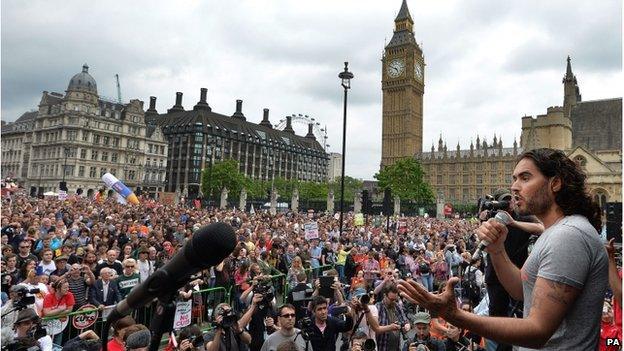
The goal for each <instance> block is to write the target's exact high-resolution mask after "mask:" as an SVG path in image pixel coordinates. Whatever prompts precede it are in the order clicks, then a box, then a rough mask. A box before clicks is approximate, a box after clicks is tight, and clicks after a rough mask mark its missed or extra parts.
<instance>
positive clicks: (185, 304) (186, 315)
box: [173, 300, 193, 330]
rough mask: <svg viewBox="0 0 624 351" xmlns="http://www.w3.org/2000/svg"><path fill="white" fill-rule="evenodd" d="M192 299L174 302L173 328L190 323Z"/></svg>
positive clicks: (179, 327) (182, 326)
mask: <svg viewBox="0 0 624 351" xmlns="http://www.w3.org/2000/svg"><path fill="white" fill-rule="evenodd" d="M192 309H193V301H192V300H188V301H179V302H178V303H176V310H175V317H174V318H173V329H176V330H179V329H182V328H184V327H187V326H189V325H191V312H192Z"/></svg>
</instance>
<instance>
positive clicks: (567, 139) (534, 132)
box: [520, 56, 581, 150]
mask: <svg viewBox="0 0 624 351" xmlns="http://www.w3.org/2000/svg"><path fill="white" fill-rule="evenodd" d="M579 102H581V95H580V93H579V87H578V85H577V83H576V77H575V76H574V74H572V67H571V65H570V56H568V66H567V68H566V75H565V77H564V78H563V107H562V106H553V107H549V108H547V109H546V114H545V115H539V116H536V117H535V118H533V117H531V116H524V117H522V135H521V137H520V144H521V146H522V148H523V149H524V150H531V149H536V148H542V147H549V148H553V149H559V150H568V149H570V148H572V120H571V119H570V111H571V110H572V108H573V107H574V106H575V105H576V104H577V103H579Z"/></svg>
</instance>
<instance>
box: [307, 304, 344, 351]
mask: <svg viewBox="0 0 624 351" xmlns="http://www.w3.org/2000/svg"><path fill="white" fill-rule="evenodd" d="M345 310H346V312H345V313H344V319H343V318H338V317H334V316H330V315H329V313H328V303H327V299H326V298H325V297H323V296H314V297H313V298H312V301H311V303H310V311H311V312H312V319H307V318H306V319H304V321H306V320H307V321H306V322H307V323H306V322H303V323H301V329H302V332H303V333H307V335H308V336H309V338H310V344H311V345H312V350H313V351H335V350H336V340H337V338H338V336H339V334H340V333H344V332H347V331H349V330H351V328H352V327H353V318H352V317H351V314H350V313H349V308H348V307H347V308H346V309H345Z"/></svg>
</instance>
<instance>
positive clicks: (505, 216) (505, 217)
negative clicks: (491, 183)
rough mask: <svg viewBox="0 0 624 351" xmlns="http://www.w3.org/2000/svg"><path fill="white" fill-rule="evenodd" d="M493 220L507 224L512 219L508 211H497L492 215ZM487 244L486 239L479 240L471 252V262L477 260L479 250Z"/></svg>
mask: <svg viewBox="0 0 624 351" xmlns="http://www.w3.org/2000/svg"><path fill="white" fill-rule="evenodd" d="M494 220H495V221H497V222H499V223H501V224H504V225H508V224H509V223H511V221H512V220H513V219H512V218H511V216H510V215H509V213H507V212H503V211H498V212H497V213H496V216H494ZM488 245H490V243H489V242H488V241H487V240H481V242H479V245H478V246H477V250H476V251H475V252H474V254H472V262H474V261H476V260H478V259H479V258H480V257H481V252H482V251H483V250H485V248H486V247H487V246H488Z"/></svg>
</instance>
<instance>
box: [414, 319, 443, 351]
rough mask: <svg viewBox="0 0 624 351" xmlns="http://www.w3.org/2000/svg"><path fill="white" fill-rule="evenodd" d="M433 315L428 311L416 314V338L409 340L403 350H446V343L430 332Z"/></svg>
mask: <svg viewBox="0 0 624 351" xmlns="http://www.w3.org/2000/svg"><path fill="white" fill-rule="evenodd" d="M430 323H431V316H430V315H429V313H427V312H418V313H416V315H415V316H414V328H415V329H416V333H415V334H414V339H412V340H408V341H407V342H406V343H405V345H404V346H403V351H445V350H446V349H445V347H444V343H443V342H442V341H440V340H437V339H434V338H432V337H431V334H430V333H429V328H430Z"/></svg>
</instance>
